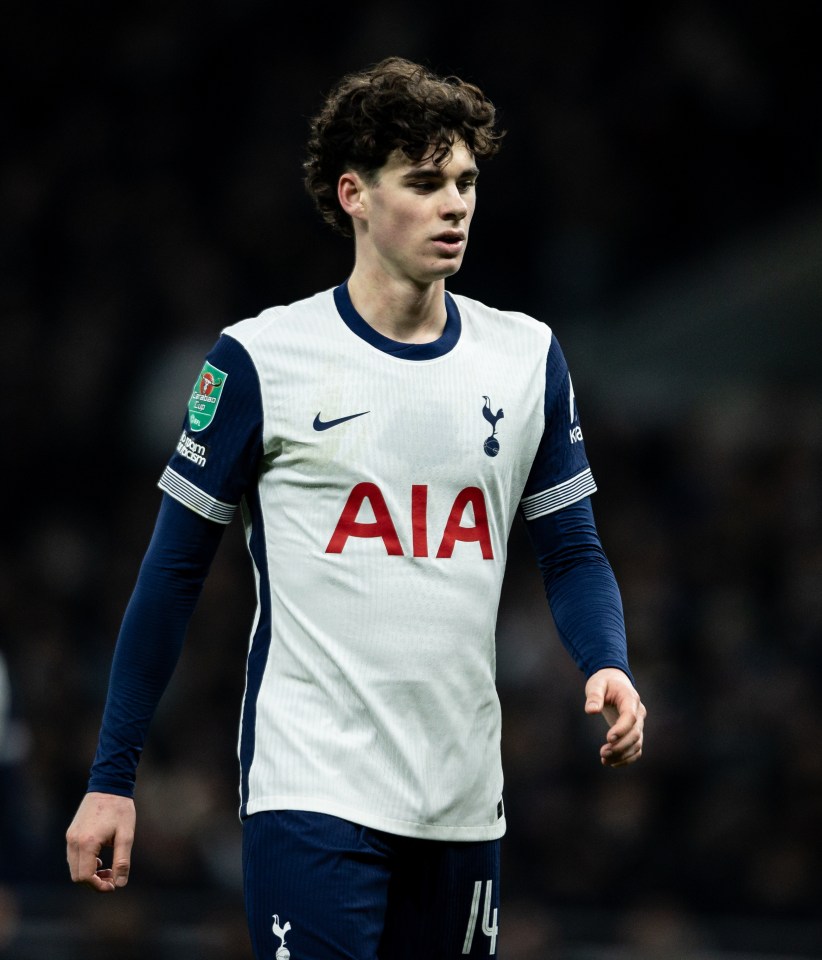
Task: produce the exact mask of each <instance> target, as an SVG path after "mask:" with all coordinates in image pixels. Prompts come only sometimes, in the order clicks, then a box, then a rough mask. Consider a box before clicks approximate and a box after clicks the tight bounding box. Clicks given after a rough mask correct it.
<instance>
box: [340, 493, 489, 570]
mask: <svg viewBox="0 0 822 960" xmlns="http://www.w3.org/2000/svg"><path fill="white" fill-rule="evenodd" d="M366 500H367V501H368V502H369V504H370V506H371V510H372V511H373V513H374V520H373V521H370V522H367V523H363V522H361V521H359V520H357V517H358V516H359V512H360V508H361V507H362V505H363V503H365V501H366ZM469 504H470V506H471V509H472V512H473V515H474V522H473V524H471V525H464V524H463V522H462V521H463V519H464V517H465V510H466V508H467V507H468V505H469ZM349 537H360V538H363V539H373V538H375V537H379V538H381V539H382V542H383V544H384V545H385V550H386V553H387V554H388V555H389V556H395V557H401V556H403V555H404V551H403V549H402V544H401V543H400V538H399V537H398V536H397V528H396V526H395V525H394V521H393V519H392V517H391V513H390V511H389V509H388V504H387V503H386V502H385V497H384V496H383V494H382V491H381V490H380V488H379V487H378V486H377V485H376V484H375V483H358V484H357V485H356V486H355V487H354V489H353V490H352V491H351V493H350V494H349V495H348V500H346V502H345V506H344V507H343V510H342V513H341V514H340V519H339V520H338V521H337V526H336V527H335V528H334V533H333V534H332V535H331V539H330V540H329V541H328V546H327V547H326V548H325V552H326V553H342V552H343V549H344V548H345V545H346V543H347V542H348V538H349ZM411 538H412V539H411V548H412V553H413V556H415V557H427V556H428V486H427V484H416V483H415V484H414V485H413V486H412V487H411ZM458 540H459V541H462V542H464V543H478V544H479V545H480V550H481V551H482V556H483V558H484V559H485V560H493V559H494V550H493V547H492V545H491V531H490V529H489V527H488V510H487V508H486V505H485V497H484V496H483V493H482V490H480V488H479V487H466V488H465V490H461V491H460V492H459V493H458V494H457V497H456V499H455V500H454V503H453V504H452V506H451V511H450V513H449V515H448V520H447V522H446V524H445V530H444V531H443V534H442V540H441V542H440V545H439V549H438V550H437V558H438V559H448V558H449V557H451V556H452V555H453V553H454V546H455V545H456V543H457V541H458Z"/></svg>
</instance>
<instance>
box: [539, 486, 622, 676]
mask: <svg viewBox="0 0 822 960" xmlns="http://www.w3.org/2000/svg"><path fill="white" fill-rule="evenodd" d="M525 526H526V529H527V531H528V536H529V538H530V540H531V545H532V547H533V549H534V553H535V554H536V558H537V563H538V564H539V568H540V571H541V572H542V580H543V583H544V585H545V594H546V596H547V598H548V603H549V606H550V608H551V613H552V615H553V617H554V623H555V624H556V627H557V632H558V634H559V637H560V639H561V640H562V642H563V644H564V645H565V647H566V649H567V650H568V652H569V653H570V654H571V656H572V657H573V658H574V661H575V663H576V664H577V666H578V667H579V668H580V670H582V671H583V673H584V674H585V675H586V677H590V676H591V674H593V673H596V671H597V670H601V669H602V668H603V667H617V668H619V669H620V670H622V671H624V672H625V673H626V674H627V675H628V677H630V679H631V682H632V683H633V682H634V681H633V676H632V675H631V671H630V668H629V666H628V651H627V642H626V637H625V619H624V614H623V609H622V598H621V596H620V593H619V587H618V585H617V582H616V577H615V576H614V571H613V569H612V567H611V564H610V562H609V561H608V558H607V557H606V555H605V551H604V550H603V548H602V543H601V541H600V538H599V533H598V532H597V528H596V523H595V521H594V514H593V510H592V507H591V499H590V497H585V498H583V499H582V500H578V501H577V502H576V503H573V504H571V505H569V506H566V507H563V508H562V509H560V510H556V511H554V512H551V513H547V514H543V515H542V516H540V517H537V518H536V519H533V520H529V521H527V522H526V524H525Z"/></svg>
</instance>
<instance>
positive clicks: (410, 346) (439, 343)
mask: <svg viewBox="0 0 822 960" xmlns="http://www.w3.org/2000/svg"><path fill="white" fill-rule="evenodd" d="M334 302H335V304H336V305H337V311H338V312H339V314H340V316H341V317H342V319H343V321H344V322H345V324H346V326H347V327H348V329H349V330H351V331H352V333H356V335H357V336H358V337H360V338H362V339H363V340H365V342H366V343H370V344H371V346H372V347H376V348H377V350H382V351H383V353H390V354H391V356H393V357H398V358H399V359H401V360H434V359H435V358H436V357H442V356H444V355H445V354H446V353H450V351H451V350H453V349H454V347H455V346H456V345H457V341H458V340H459V338H460V331H461V329H462V321H461V319H460V312H459V309H458V308H457V304H456V303H455V302H454V298H453V297H452V296H451V294H450V293H448V291H447V290H446V292H445V329H444V330H443V331H442V336H441V337H439V338H438V339H437V340H432V341H431V343H400V341H398V340H391V339H390V338H389V337H385V336H383V335H382V334H381V333H379V332H378V331H376V330H375V329H374V328H373V327H372V326H371V324H369V323H367V322H366V321H365V320H363V318H362V317H361V316H360V315H359V313H357V311H356V309H355V308H354V304H353V303H352V302H351V297H350V295H349V293H348V281H347V280H346V281H345V283H341V284H340V285H339V286H338V287H335V288H334Z"/></svg>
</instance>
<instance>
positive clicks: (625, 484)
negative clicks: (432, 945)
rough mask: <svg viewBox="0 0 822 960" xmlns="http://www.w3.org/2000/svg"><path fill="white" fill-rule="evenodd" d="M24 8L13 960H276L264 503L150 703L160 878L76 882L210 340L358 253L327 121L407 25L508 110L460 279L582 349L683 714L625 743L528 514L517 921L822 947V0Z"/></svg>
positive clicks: (668, 678)
mask: <svg viewBox="0 0 822 960" xmlns="http://www.w3.org/2000/svg"><path fill="white" fill-rule="evenodd" d="M537 11H539V12H538V13H537ZM1 16H2V30H0V51H1V58H0V62H2V65H3V74H4V80H3V92H2V130H3V135H2V147H0V196H2V217H1V218H0V244H1V245H2V246H1V250H2V259H1V261H0V262H1V263H2V267H1V268H0V269H2V274H1V275H0V305H2V355H1V356H0V371H1V372H2V380H0V383H2V386H0V390H2V398H3V416H2V445H1V446H2V453H3V457H4V469H3V488H4V491H5V493H4V502H5V511H6V516H5V521H4V535H3V542H4V549H3V551H2V555H0V656H2V658H4V659H5V662H6V666H7V670H8V674H9V677H10V682H11V692H12V699H11V710H12V715H11V719H10V721H9V722H8V723H6V724H5V725H4V727H3V730H4V732H3V734H2V736H3V741H2V743H0V760H2V762H0V956H3V957H8V958H14V960H28V958H34V957H37V958H43V957H48V958H50V960H62V958H75V957H80V956H83V957H84V958H97V957H102V956H104V955H105V956H112V955H116V956H118V957H120V958H127V960H128V958H132V957H133V958H137V957H139V958H145V957H148V956H151V957H153V958H155V960H162V958H165V957H171V956H173V957H175V958H176V960H187V958H197V960H211V958H218V957H219V958H221V960H239V958H247V957H248V956H249V952H248V949H247V946H246V934H245V928H244V920H243V915H242V905H241V897H240V886H239V881H240V878H239V852H238V842H239V825H238V822H237V818H236V761H235V735H236V725H237V714H238V709H239V697H240V694H241V685H242V679H243V676H242V675H243V659H244V652H245V645H246V634H247V628H248V618H249V616H250V612H251V608H252V579H251V573H250V567H249V564H248V562H247V560H246V557H245V553H244V546H243V543H242V537H241V534H240V530H239V528H238V527H237V526H234V527H232V528H230V529H229V531H228V534H227V536H226V540H225V543H224V546H223V549H222V551H221V553H220V555H219V557H218V560H217V562H216V564H215V567H214V569H213V573H212V576H211V578H210V580H209V581H208V584H207V587H206V591H205V594H204V597H203V600H202V603H201V605H200V607H199V609H198V611H197V614H196V617H195V620H194V623H193V625H192V629H191V634H190V637H189V640H188V643H187V647H186V651H185V653H184V655H183V661H182V663H181V666H180V669H179V671H178V673H177V675H176V677H175V679H174V681H173V683H172V686H171V688H170V689H169V691H168V694H167V696H166V699H165V700H164V701H163V704H162V706H161V708H160V711H159V713H158V715H157V718H156V721H155V724H154V726H153V728H152V734H151V739H150V743H149V746H148V750H147V753H146V756H145V759H144V762H143V763H142V765H141V770H140V778H139V783H138V794H137V798H138V834H137V844H136V848H135V853H134V863H133V872H132V882H131V884H130V886H129V887H128V889H127V890H126V891H123V892H118V893H117V895H116V896H113V897H106V898H97V897H94V896H92V895H91V894H90V893H89V892H87V891H85V890H82V889H79V888H74V887H73V886H72V885H71V884H70V883H69V879H68V872H67V868H66V865H65V862H64V840H63V835H64V832H65V829H66V826H67V825H68V822H69V820H70V819H71V816H72V815H73V812H74V809H75V807H76V805H77V803H78V802H79V800H80V797H81V794H82V792H83V789H84V784H85V779H86V774H87V769H88V764H89V761H90V758H91V756H92V754H93V750H94V745H95V739H96V731H97V725H98V722H99V719H100V712H101V708H102V703H103V698H104V694H105V688H106V680H107V673H108V667H109V661H110V656H111V651H112V645H113V642H114V638H115V635H116V632H117V627H118V623H119V618H120V616H121V613H122V610H123V607H124V605H125V603H126V601H127V598H128V595H129V592H130V589H131V586H132V583H133V581H134V578H135V576H136V573H137V568H138V564H139V561H140V558H141V555H142V552H143V550H144V548H145V546H146V544H147V541H148V537H149V534H150V530H151V526H152V523H153V518H154V513H155V510H156V507H157V504H158V500H159V492H158V491H157V489H156V486H155V483H156V480H157V478H158V476H159V474H160V472H161V470H162V467H163V465H164V463H165V461H166V459H167V457H168V455H169V453H170V451H171V448H172V445H173V443H174V442H175V440H176V436H177V434H178V432H179V424H180V421H181V417H182V413H183V410H184V406H185V402H186V399H187V391H188V389H189V388H190V384H191V382H192V381H193V378H194V376H195V375H196V373H197V371H198V370H199V366H198V364H199V362H200V360H201V358H202V355H203V353H204V352H205V351H206V350H207V349H208V348H209V347H210V345H211V343H212V342H213V341H214V340H215V339H216V336H217V335H218V333H219V330H220V328H221V327H222V326H223V325H225V324H227V323H229V322H232V321H234V320H237V319H239V318H242V317H245V316H249V315H253V314H256V313H257V312H259V310H261V309H262V308H264V307H266V306H269V305H272V304H275V303H283V302H287V301H289V300H293V299H296V298H299V297H301V296H303V295H306V294H309V293H311V292H314V291H315V290H316V289H320V288H321V287H326V286H332V285H335V284H336V283H338V282H339V281H341V280H342V279H344V277H345V276H346V273H347V271H348V269H349V268H350V265H351V248H350V246H349V244H348V243H347V242H346V241H344V240H341V239H339V238H337V237H335V236H334V235H333V234H331V233H330V231H328V230H327V228H325V227H324V226H323V225H322V224H321V223H320V221H319V219H318V218H317V217H316V216H315V214H314V212H313V210H312V208H311V206H310V203H309V201H308V198H307V196H306V195H305V193H304V191H303V189H302V186H301V183H300V176H301V171H300V163H301V160H302V144H303V141H304V139H305V136H306V131H307V118H308V116H309V115H310V114H311V112H312V111H313V110H314V109H315V108H316V107H317V105H318V104H319V101H320V98H321V96H322V94H323V93H324V92H325V91H326V90H327V89H328V86H329V85H330V84H331V82H332V81H334V80H335V79H336V78H337V77H338V76H339V75H340V74H341V73H343V72H344V71H348V70H351V69H358V68H360V67H362V66H364V65H366V64H367V63H370V62H373V61H375V60H378V59H380V58H382V57H383V56H385V55H388V54H393V53H399V54H402V55H405V56H409V57H411V58H415V59H419V60H423V61H424V62H426V63H427V64H429V65H430V66H432V67H434V68H435V69H436V70H439V71H444V72H454V73H457V74H459V75H461V76H463V77H465V78H467V79H471V80H475V81H477V82H478V83H480V84H481V85H482V86H483V87H484V88H485V89H486V90H487V92H488V94H489V95H490V96H491V98H492V99H493V100H494V101H495V103H496V104H497V106H498V108H499V111H500V114H501V117H502V121H503V124H504V125H505V126H506V127H507V128H508V130H509V134H508V137H507V141H506V145H505V149H504V150H503V152H502V153H501V154H500V156H499V157H498V158H496V159H495V160H493V161H492V162H491V163H489V164H488V165H486V167H485V168H484V170H483V173H482V178H481V184H480V190H479V207H478V212H477V218H476V220H475V222H474V227H473V230H472V242H471V246H470V250H469V254H468V257H467V261H466V265H465V266H464V268H463V270H462V271H461V273H460V274H458V275H457V277H456V278H455V279H454V281H453V282H452V283H451V287H452V289H454V290H456V291H462V292H466V293H469V294H470V295H472V296H475V297H477V298H478V299H482V300H486V301H488V302H491V303H493V304H495V305H498V306H500V307H505V308H512V309H519V310H523V311H527V312H530V313H532V314H534V315H535V316H537V317H539V318H540V319H542V320H544V321H545V322H547V323H549V324H550V325H551V326H552V328H553V329H554V331H555V332H556V334H557V335H558V337H559V339H560V341H561V342H562V344H563V347H564V350H565V353H566V355H567V357H568V359H569V364H570V366H571V370H572V373H573V375H574V384H575V387H576V393H577V398H578V402H579V407H580V411H581V416H582V423H583V428H584V430H585V436H586V443H587V447H588V452H589V456H590V459H591V462H592V466H593V469H594V473H595V476H596V478H597V480H598V482H599V485H600V492H599V493H597V494H596V495H595V498H594V507H595V512H596V516H597V519H598V522H599V525H600V530H601V533H602V536H603V540H604V543H605V545H606V549H607V551H608V553H609V556H610V558H611V561H612V563H613V566H614V568H615V570H616V573H617V576H618V578H619V581H620V584H621V588H622V593H623V600H624V604H625V612H626V619H627V625H628V630H629V636H630V642H631V652H632V665H633V668H634V671H635V674H636V677H637V681H638V685H639V687H640V690H641V692H642V695H643V697H644V700H645V702H646V704H647V707H648V714H649V715H648V722H647V747H646V755H645V757H644V758H643V760H642V762H641V763H639V764H637V765H635V766H634V767H632V768H630V769H626V770H621V771H607V770H603V769H601V768H600V766H599V764H598V762H597V749H596V748H597V744H598V737H599V736H600V735H601V732H602V731H601V722H600V721H599V720H598V719H597V720H596V722H594V721H593V720H591V719H589V718H585V717H584V715H583V714H582V677H581V675H579V674H578V673H577V671H576V669H575V668H573V667H572V666H571V664H570V662H569V660H568V658H567V655H566V654H565V652H564V650H562V648H561V647H560V645H559V643H558V641H557V640H556V639H555V638H554V637H553V635H552V632H551V628H550V625H549V621H548V614H547V608H546V604H545V601H544V597H543V595H542V588H541V583H540V582H539V578H538V576H537V573H536V569H535V566H534V565H533V563H532V562H531V558H530V556H529V554H528V549H527V547H526V545H525V543H524V541H523V535H522V530H521V528H520V527H519V526H516V527H515V528H514V531H513V533H512V539H511V557H510V567H509V573H508V576H507V578H506V586H505V591H504V595H503V602H502V607H501V613H500V624H499V686H500V694H501V696H502V699H503V709H504V750H505V763H506V773H507V781H506V804H507V811H508V818H509V823H510V827H509V832H508V835H507V838H506V840H505V841H504V847H503V869H504V879H505V886H504V900H505V906H504V910H503V912H502V915H501V930H502V953H501V956H502V957H503V958H504V960H543V958H546V957H551V958H567V960H583V958H585V960H628V958H631V960H633V958H649V960H650V958H670V960H688V958H702V960H704V958H720V957H735V958H737V960H739V958H741V957H746V958H747V957H750V958H753V957H761V958H766V957H767V958H770V960H773V958H776V957H779V958H782V960H785V958H800V957H801V958H805V957H822V923H820V920H819V913H818V911H819V904H820V902H822V897H821V896H820V894H821V893H822V891H821V890H820V882H819V877H820V872H821V871H822V840H821V839H820V838H822V748H820V731H822V698H820V695H819V685H820V681H821V680H822V677H821V676H820V673H822V671H820V665H821V661H822V653H821V652H820V651H821V650H822V646H821V645H820V641H822V536H820V534H822V497H820V490H822V379H820V374H819V365H820V358H821V357H822V333H820V329H821V328H822V324H821V323H820V320H821V319H822V316H821V312H822V257H821V256H820V254H821V253H822V110H820V91H822V69H821V68H820V63H822V59H820V57H819V52H818V40H819V36H820V32H819V26H820V24H819V19H820V18H819V17H818V5H816V4H799V3H787V4H783V5H780V6H779V7H775V6H773V5H748V4H742V3H731V2H728V0H725V2H714V3H708V2H699V0H697V2H684V0H680V2H673V3H666V4H650V3H644V4H616V3H594V2H581V3H575V4H550V3H549V4H539V5H537V4H534V5H527V4H523V3H518V2H516V0H513V2H510V3H506V4H503V5H498V6H495V7H494V8H492V9H490V10H489V11H487V12H481V11H480V10H479V9H478V8H475V7H474V6H473V5H470V6H467V5H464V4H440V5H420V4H414V5H411V4H407V5H406V4H396V3H387V2H385V0H379V2H363V3H359V4H352V5H337V6H333V7H332V6H328V7H327V8H326V7H316V6H314V5H310V4H303V5H296V6H288V7H286V5H280V4H273V3H264V2H261V0H233V2H231V3H228V2H226V3H218V2H202V3H192V4H183V3H173V2H171V3H142V4H133V5H127V4H124V5H114V4H102V3H97V2H88V3H82V4H80V3H65V4H59V5H56V4H48V5H47V4H42V3H39V2H31V3H27V4H25V5H23V4H15V3H8V4H3V7H2V14H1ZM295 960H297V958H295Z"/></svg>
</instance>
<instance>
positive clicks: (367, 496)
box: [325, 483, 402, 557]
mask: <svg viewBox="0 0 822 960" xmlns="http://www.w3.org/2000/svg"><path fill="white" fill-rule="evenodd" d="M366 500H368V502H369V503H370V504H371V509H372V510H373V511H374V522H373V523H359V522H358V520H357V514H358V513H359V512H360V507H361V506H362V505H363V503H364V501H366ZM349 537H365V538H369V537H382V542H383V543H384V544H385V549H386V551H387V552H388V555H389V556H400V557H401V556H402V547H401V546H400V538H399V537H398V536H397V528H396V527H395V526H394V521H393V520H392V519H391V514H390V513H389V512H388V504H387V503H386V502H385V497H384V496H383V495H382V490H380V488H379V487H378V486H377V485H376V483H358V484H357V486H356V487H354V489H353V490H352V491H351V493H349V494H348V500H346V502H345V506H344V507H343V512H342V514H341V515H340V519H339V520H338V521H337V527H336V529H335V530H334V533H333V534H332V535H331V539H330V540H329V541H328V546H327V547H326V548H325V552H326V553H342V552H343V547H344V546H345V543H346V540H348V538H349Z"/></svg>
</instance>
